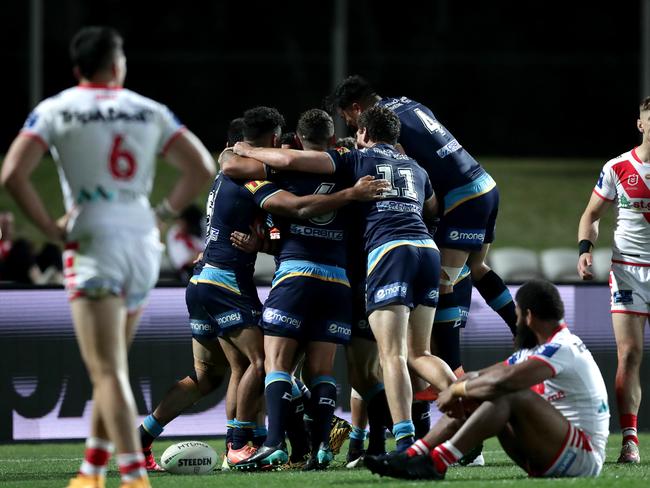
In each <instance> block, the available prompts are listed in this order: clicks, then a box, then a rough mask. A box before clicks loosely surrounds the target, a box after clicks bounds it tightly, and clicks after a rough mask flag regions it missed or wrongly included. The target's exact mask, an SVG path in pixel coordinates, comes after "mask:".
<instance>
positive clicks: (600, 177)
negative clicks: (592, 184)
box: [596, 171, 605, 188]
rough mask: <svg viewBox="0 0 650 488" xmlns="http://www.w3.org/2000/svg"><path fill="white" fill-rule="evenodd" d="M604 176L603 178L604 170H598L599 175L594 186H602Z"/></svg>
mask: <svg viewBox="0 0 650 488" xmlns="http://www.w3.org/2000/svg"><path fill="white" fill-rule="evenodd" d="M604 178H605V172H604V171H601V172H600V176H599V177H598V183H596V186H597V187H598V188H602V187H603V179H604Z"/></svg>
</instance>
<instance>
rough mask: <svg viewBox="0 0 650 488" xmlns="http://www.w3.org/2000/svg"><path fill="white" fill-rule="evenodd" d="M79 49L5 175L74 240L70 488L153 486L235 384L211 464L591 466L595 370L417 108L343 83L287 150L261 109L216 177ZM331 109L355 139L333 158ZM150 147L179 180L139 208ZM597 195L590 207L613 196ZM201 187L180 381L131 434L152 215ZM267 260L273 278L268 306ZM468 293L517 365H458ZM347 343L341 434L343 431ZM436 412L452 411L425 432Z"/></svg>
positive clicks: (478, 183) (186, 140) (116, 61)
mask: <svg viewBox="0 0 650 488" xmlns="http://www.w3.org/2000/svg"><path fill="white" fill-rule="evenodd" d="M71 53H72V58H73V63H74V64H75V72H76V74H77V76H78V78H79V80H80V84H79V86H77V87H74V88H70V89H68V90H66V91H64V92H62V93H61V94H59V95H57V96H55V97H52V98H50V99H47V100H45V101H44V102H42V103H41V104H40V105H39V106H38V107H36V109H35V110H34V112H33V113H32V114H30V116H29V118H28V120H27V122H26V124H25V127H24V129H23V131H21V133H20V135H19V136H18V138H17V139H16V141H15V142H14V144H13V145H12V148H11V149H10V151H9V153H8V155H7V158H6V160H5V164H4V167H3V170H2V181H3V183H4V184H5V185H6V186H7V188H8V189H9V191H11V193H12V194H13V195H14V197H15V198H16V199H17V201H18V202H19V204H21V206H22V207H23V208H24V209H25V211H26V213H27V215H28V216H29V217H30V218H31V219H32V220H33V221H34V222H35V223H36V224H37V225H38V226H39V227H40V228H41V230H43V232H44V233H46V235H48V236H50V237H53V238H58V239H61V240H63V241H64V242H65V243H66V254H65V266H66V271H65V277H66V288H67V290H68V291H69V294H70V300H71V306H72V310H73V320H74V322H75V329H76V332H77V335H78V340H79V344H80V348H81V352H82V356H83V359H84V361H85V363H86V366H87V368H88V371H89V374H90V377H91V380H92V383H93V388H94V390H93V391H94V398H95V400H96V401H95V402H94V409H95V412H94V415H93V423H92V425H91V434H90V436H89V438H88V440H87V444H86V445H87V449H86V454H85V459H84V461H83V464H82V467H81V470H80V473H79V474H78V476H77V477H76V478H74V479H73V480H71V482H70V484H69V485H68V486H69V487H70V488H84V487H89V488H91V487H92V488H95V487H103V486H104V479H105V473H106V465H107V463H108V459H109V457H110V455H111V452H112V450H113V449H114V448H117V459H118V464H119V466H120V473H121V476H122V486H124V487H136V488H137V487H147V486H150V484H149V481H148V478H147V470H149V471H157V470H161V469H162V468H160V466H159V465H158V464H157V462H156V460H155V458H154V454H153V450H152V446H153V445H154V441H155V439H156V438H157V437H158V436H159V435H160V434H161V433H162V432H163V430H164V427H165V426H166V425H167V424H168V423H169V422H171V421H172V420H173V419H175V418H176V417H178V416H179V415H181V414H182V413H183V411H185V410H186V409H188V408H189V407H191V406H192V405H193V404H194V403H196V401H198V400H199V399H200V398H202V397H203V396H205V395H207V394H209V393H210V392H212V391H213V390H214V389H215V388H217V387H218V386H219V385H220V383H221V381H222V379H223V377H224V374H225V369H226V368H227V367H229V368H230V370H231V374H230V380H229V384H228V390H227V396H226V415H227V425H228V432H227V437H226V455H225V458H224V464H223V467H224V468H228V469H236V470H243V471H251V470H268V469H273V468H277V467H290V468H293V469H303V470H323V469H327V468H328V467H329V466H330V464H331V463H332V461H333V459H334V456H335V454H336V453H337V452H338V449H339V448H340V446H341V443H342V441H343V440H345V439H346V438H347V437H348V435H349V439H350V442H349V447H348V452H347V463H348V466H349V467H354V466H356V465H360V464H365V466H366V467H367V468H368V469H370V470H371V471H372V472H374V473H378V474H380V475H382V476H392V477H396V478H403V479H443V478H444V477H445V473H446V471H447V468H448V466H450V465H453V464H456V463H460V464H468V463H475V464H482V463H484V460H483V456H482V454H481V449H482V443H483V441H484V440H485V439H488V438H490V437H494V436H496V437H498V438H499V441H500V442H501V445H502V446H503V448H504V450H505V451H506V453H507V454H508V455H509V456H510V457H511V458H512V459H513V461H514V462H515V463H516V464H518V465H519V466H520V467H521V468H522V469H524V470H525V471H526V472H527V473H529V474H530V475H531V476H549V477H561V476H567V477H574V476H597V475H598V474H599V473H600V471H601V469H602V467H603V463H604V459H605V446H606V442H607V437H608V435H609V417H610V414H609V404H608V398H607V391H606V388H605V384H604V381H603V378H602V375H601V373H600V370H599V368H598V366H597V364H596V363H595V361H594V359H593V357H592V355H591V353H590V352H589V351H588V349H587V348H586V347H585V345H584V344H583V343H582V341H581V340H580V339H579V338H578V337H577V336H575V335H573V334H572V333H571V332H570V331H569V329H568V328H567V326H566V324H565V323H564V320H563V318H564V307H563V304H562V302H561V300H560V297H559V294H558V291H557V289H556V288H555V287H554V286H553V285H552V284H550V283H548V282H545V281H541V280H535V281H531V282H528V283H526V284H524V285H523V286H522V287H521V288H520V289H519V290H518V292H517V295H516V297H515V299H513V297H512V296H511V295H510V292H509V291H508V288H507V287H506V285H505V284H504V282H503V280H502V279H501V278H500V277H499V276H498V275H497V274H496V273H495V272H494V271H493V270H491V269H490V268H489V267H488V266H487V264H486V256H487V254H488V250H489V247H490V244H491V243H492V242H493V241H494V238H495V224H496V219H497V214H498V206H499V193H498V189H497V186H496V183H495V181H494V180H493V179H492V177H491V176H490V175H489V174H488V173H487V172H486V171H485V169H484V168H483V167H482V166H481V165H480V164H479V163H478V162H477V161H476V160H475V159H474V158H473V157H472V156H471V155H470V154H469V153H468V152H467V151H466V150H465V149H464V147H463V146H462V145H461V144H460V143H459V142H458V141H457V140H456V139H455V138H454V136H453V135H452V134H451V133H450V132H449V130H448V129H447V128H446V127H444V126H443V125H442V124H441V123H440V122H438V120H437V119H436V117H435V116H434V114H433V113H432V112H431V110H430V109H429V108H427V107H426V106H424V105H422V104H421V103H418V102H416V101H413V100H411V99H409V98H407V97H400V98H383V97H381V96H380V95H378V94H377V93H376V92H375V90H374V89H373V88H372V86H371V85H370V84H369V83H368V82H367V81H366V80H364V79H363V78H361V77H359V76H351V77H349V78H347V79H345V80H343V81H342V82H341V83H340V84H339V86H338V87H337V88H336V90H335V91H334V93H333V94H331V96H330V97H329V101H330V103H331V107H329V108H330V109H331V110H329V112H328V111H325V110H321V109H319V108H313V109H309V110H307V111H305V112H304V113H303V114H302V115H301V117H300V119H299V121H298V124H297V127H296V129H295V136H290V137H287V135H286V134H285V135H284V136H283V134H282V130H283V127H284V125H285V123H284V117H283V116H282V115H281V114H280V113H279V112H278V110H276V109H274V108H269V107H255V108H251V109H248V110H246V111H245V112H244V113H243V116H242V117H240V118H237V119H235V120H233V121H232V122H231V124H230V130H229V132H228V147H227V148H226V149H225V150H224V151H223V152H222V153H221V154H220V156H219V166H220V172H219V173H218V174H217V175H216V178H214V175H215V171H214V168H215V165H214V161H213V160H212V158H211V156H210V155H209V153H208V152H207V150H206V149H205V147H204V146H203V144H202V143H201V142H200V141H199V140H198V139H197V138H196V137H195V136H194V135H192V134H191V132H189V131H188V130H187V129H186V128H185V127H184V126H183V125H182V124H181V123H180V122H179V121H178V120H177V119H176V118H175V117H174V116H173V115H172V113H171V112H170V111H169V110H168V109H167V108H166V107H164V106H162V105H160V104H158V103H157V102H154V101H152V100H149V99H146V98H145V97H142V96H140V95H137V94H135V93H134V92H131V91H129V90H125V89H123V88H122V84H123V81H124V75H125V64H124V54H123V52H122V40H121V38H120V37H119V35H118V34H117V33H116V32H115V31H113V30H112V29H108V28H86V29H84V30H82V31H81V32H80V33H79V34H78V35H77V36H76V37H75V39H74V40H73V43H72V48H71ZM648 108H650V107H648ZM332 115H334V116H341V117H343V119H344V120H345V122H346V123H347V125H348V126H349V128H350V129H351V130H353V131H354V133H355V134H356V136H355V138H354V139H352V140H349V138H348V140H346V141H341V142H338V143H337V141H336V135H335V132H334V121H333V118H332ZM644 137H645V136H644ZM644 143H645V139H644ZM48 149H49V150H51V152H52V155H53V157H54V159H55V160H56V162H57V164H58V165H59V167H60V170H61V171H60V175H61V181H62V186H63V188H64V195H65V198H66V210H67V214H66V218H65V219H63V221H58V222H57V221H54V220H53V219H52V218H51V217H50V216H49V215H48V213H47V210H46V208H45V206H44V204H43V202H41V201H40V199H39V198H38V196H37V194H36V193H35V191H34V189H33V187H32V186H31V183H30V182H29V174H30V173H31V171H32V170H33V169H34V168H35V166H36V164H37V163H38V161H39V160H40V159H41V157H42V156H43V154H44V153H45V151H46V150H48ZM158 153H160V154H162V155H163V157H164V158H165V159H166V160H167V161H169V162H170V163H172V164H174V165H176V166H178V167H179V168H181V172H182V176H181V178H180V179H179V181H178V182H177V184H176V186H175V187H174V188H173V189H172V191H171V192H170V194H169V195H168V197H167V198H166V199H164V200H163V202H162V203H161V204H160V205H158V206H157V207H156V208H155V210H154V211H152V209H151V207H150V205H149V193H150V190H151V186H152V180H153V172H154V162H155V156H156V154H158ZM644 154H645V153H644ZM213 178H214V179H213ZM602 180H603V177H602V176H601V181H600V182H599V184H598V188H601V189H602V190H599V191H601V192H602V194H601V193H598V195H599V196H600V197H601V198H605V199H610V200H611V199H613V198H615V197H616V188H614V186H613V185H611V184H609V183H608V182H607V181H605V183H603V182H602ZM208 181H213V182H212V187H211V189H210V193H209V196H208V200H207V203H206V209H207V219H206V241H205V249H204V251H203V253H202V254H201V255H200V257H199V258H198V259H197V262H196V267H195V269H194V273H193V276H192V278H191V280H190V283H189V284H188V286H187V289H186V303H187V308H188V312H189V325H190V329H191V334H192V348H193V354H194V367H193V370H192V372H191V373H190V374H189V375H188V376H187V377H185V378H183V379H182V380H180V381H178V382H177V383H176V384H174V385H172V387H171V389H170V390H169V391H168V393H167V394H166V395H165V397H164V398H163V400H162V401H161V402H160V404H159V405H157V406H156V408H155V409H154V411H153V412H152V413H151V414H150V415H149V416H147V417H146V419H145V420H144V422H143V423H142V425H141V426H140V427H139V429H138V430H137V431H136V430H135V428H134V425H135V410H134V406H133V397H132V393H131V391H130V388H129V386H128V374H127V373H126V372H127V363H126V352H127V348H128V345H129V343H130V340H131V338H132V337H133V333H134V331H135V327H136V326H137V321H138V319H139V314H140V311H141V308H142V306H143V303H144V301H145V299H146V296H147V294H148V292H149V290H150V289H151V288H152V287H153V286H154V285H155V281H156V277H157V274H158V268H159V262H160V246H159V239H158V230H157V224H156V217H157V219H158V220H159V221H165V220H168V219H169V218H171V217H173V216H174V215H176V214H177V212H178V211H179V210H181V209H182V208H183V207H184V206H186V205H187V204H188V203H189V202H190V201H192V200H193V199H194V198H195V197H196V196H197V195H198V193H199V191H200V190H201V188H202V186H203V185H204V183H206V182H208ZM606 184H607V185H609V186H607V185H606ZM581 225H582V224H581ZM596 235H597V234H596ZM584 239H585V240H589V241H590V243H591V242H593V241H594V240H595V236H594V235H591V234H587V235H586V237H584ZM582 248H583V244H582V243H581V251H583V249H582ZM587 251H588V252H590V251H591V248H589V249H587V250H586V251H585V252H587ZM259 252H265V253H268V254H272V255H273V256H275V261H276V271H275V274H274V277H273V282H272V286H271V290H270V294H269V296H268V298H267V299H266V300H265V302H264V303H263V304H262V303H261V302H260V299H259V297H258V294H257V288H256V286H255V283H254V280H253V274H254V267H255V261H256V255H257V253H259ZM581 259H583V258H582V257H581ZM589 264H590V262H589V263H585V269H586V267H587V266H588V265H589ZM628 265H629V263H628ZM617 276H619V275H617ZM620 276H623V275H620ZM621 279H622V278H621ZM642 286H645V287H646V288H647V280H646V284H645V285H642ZM472 288H476V290H477V291H478V292H479V293H480V295H481V296H482V297H483V298H484V299H485V301H486V303H487V304H488V305H489V306H490V307H491V308H492V309H493V310H494V311H495V312H496V313H498V314H499V315H500V316H501V317H502V319H503V321H504V326H507V327H509V329H510V330H511V331H512V334H513V337H514V342H515V346H516V347H515V349H516V350H515V352H514V354H513V355H512V356H510V357H509V358H507V359H506V360H505V361H504V362H503V363H498V364H495V365H491V366H490V365H485V366H486V368H485V369H483V370H480V371H475V372H465V371H464V370H463V367H462V364H461V359H460V331H461V329H462V328H463V327H464V325H465V323H466V321H467V316H468V313H469V307H470V301H471V293H472ZM619 295H620V293H619ZM619 295H617V296H619ZM623 298H624V297H623ZM614 302H616V303H619V304H620V303H623V302H622V301H621V300H619V301H618V302H617V301H616V300H614ZM641 313H642V314H645V315H646V316H647V313H648V310H647V306H646V308H645V309H644V310H643V311H641ZM339 345H343V346H345V351H346V359H347V372H348V380H349V382H350V384H351V385H352V388H353V391H352V398H351V406H352V425H350V424H348V423H347V422H345V421H343V420H341V419H338V418H337V417H335V416H334V411H335V409H336V405H337V378H335V377H334V360H335V356H336V352H337V346H339ZM431 402H436V404H437V407H438V409H439V410H440V411H441V413H442V414H443V415H442V417H441V418H440V419H439V420H438V421H437V422H436V423H435V425H433V426H431V422H430V417H429V411H430V407H431ZM636 409H637V410H638V403H637V405H636ZM634 419H635V422H636V416H635V417H634ZM387 432H391V433H392V435H393V436H394V439H395V443H396V444H395V446H396V447H395V450H394V451H392V452H387V445H386V433H387ZM138 437H139V438H138ZM366 440H367V444H366ZM632 440H635V442H636V443H637V444H638V439H636V423H635V424H634V439H632ZM628 441H630V442H631V440H630V438H628V439H627V441H626V442H628ZM629 449H632V450H633V448H632V447H630V446H628V450H629ZM636 453H637V461H638V449H637V451H636ZM622 456H623V454H622ZM626 460H629V459H626ZM632 461H633V460H632Z"/></svg>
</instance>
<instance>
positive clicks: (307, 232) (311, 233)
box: [289, 224, 343, 241]
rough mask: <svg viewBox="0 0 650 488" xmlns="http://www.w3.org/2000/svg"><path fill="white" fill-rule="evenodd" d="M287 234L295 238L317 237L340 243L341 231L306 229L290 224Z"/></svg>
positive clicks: (302, 226)
mask: <svg viewBox="0 0 650 488" xmlns="http://www.w3.org/2000/svg"><path fill="white" fill-rule="evenodd" d="M289 232H291V233H292V234H295V235H297V236H306V237H317V238H319V239H327V240H330V241H342V240H343V231H342V230H337V229H318V228H316V227H307V226H304V225H297V224H291V225H290V226H289Z"/></svg>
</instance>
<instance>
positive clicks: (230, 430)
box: [226, 419, 235, 451]
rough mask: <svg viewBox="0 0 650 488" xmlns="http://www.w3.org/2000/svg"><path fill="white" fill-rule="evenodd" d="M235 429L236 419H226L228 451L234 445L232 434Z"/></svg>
mask: <svg viewBox="0 0 650 488" xmlns="http://www.w3.org/2000/svg"><path fill="white" fill-rule="evenodd" d="M234 429H235V419H226V451H227V450H228V449H229V446H230V445H232V436H233V432H234Z"/></svg>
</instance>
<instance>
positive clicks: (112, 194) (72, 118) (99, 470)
mask: <svg viewBox="0 0 650 488" xmlns="http://www.w3.org/2000/svg"><path fill="white" fill-rule="evenodd" d="M70 52H71V57H72V62H73V64H74V72H75V75H76V77H77V78H78V79H79V85H78V86H76V87H73V88H70V89H67V90H64V91H63V92H61V93H59V94H58V95H56V96H54V97H51V98H48V99H46V100H44V101H43V102H41V103H40V104H39V105H38V106H37V107H36V108H35V109H34V111H33V112H32V113H31V114H30V115H29V117H28V118H27V121H26V123H25V126H24V127H23V130H22V131H21V133H20V134H19V135H18V137H17V138H16V139H15V140H14V142H13V144H12V145H11V147H10V149H9V152H8V153H7V156H6V158H5V161H4V165H3V168H2V173H1V180H2V183H3V184H4V185H5V186H6V187H7V189H8V190H9V192H10V193H11V194H12V196H13V197H14V198H15V199H16V201H17V202H18V204H19V205H20V206H21V208H22V209H23V211H24V212H25V214H26V215H27V217H28V218H29V219H30V220H32V221H33V222H34V223H35V224H36V226H37V227H38V228H39V229H40V230H41V231H42V232H43V233H44V234H45V235H46V236H47V237H48V238H49V239H53V240H55V239H56V240H65V242H66V251H65V253H64V264H65V284H66V289H67V290H68V293H69V296H70V302H71V308H72V318H73V322H74V326H75V332H76V335H77V340H78V343H79V348H80V350H81V355H82V358H83V360H84V362H85V364H86V367H87V369H88V373H89V376H90V379H91V382H92V385H93V420H92V424H91V429H90V437H89V438H88V440H87V442H86V445H87V449H86V456H85V460H84V462H83V464H82V466H81V471H80V474H79V475H78V476H77V477H76V478H74V479H73V480H71V482H70V485H69V486H70V487H72V488H86V487H88V488H95V487H103V486H104V478H105V472H106V465H107V463H108V458H109V456H110V451H111V449H112V443H114V444H115V446H116V448H117V462H118V465H119V468H120V472H121V475H122V486H123V487H147V486H149V482H148V480H147V474H146V471H145V469H144V459H143V455H142V452H141V450H140V442H139V440H138V437H137V434H136V431H135V429H134V428H133V426H134V425H135V414H136V412H135V402H134V400H133V393H132V391H131V387H130V385H129V374H128V363H127V350H128V346H129V344H130V342H131V340H132V338H133V335H134V333H135V330H136V326H137V324H138V321H139V318H140V315H141V311H142V306H143V305H144V302H145V300H146V297H147V295H148V293H149V291H150V290H151V288H152V287H153V286H154V285H155V283H156V280H157V278H158V269H159V263H160V252H161V245H160V240H159V233H158V229H157V227H156V215H155V214H154V212H153V211H152V209H151V207H150V205H149V193H150V191H151V187H152V184H153V177H154V172H155V162H156V155H157V154H158V153H162V155H163V156H164V158H165V159H166V160H167V161H168V162H170V163H171V164H173V165H174V166H176V167H178V168H179V169H180V171H181V176H180V178H179V180H178V181H177V183H176V185H175V186H174V187H173V189H172V190H171V192H170V194H169V195H168V196H167V198H166V199H164V200H163V203H162V204H161V205H159V207H157V212H156V214H157V215H158V216H159V217H161V218H163V219H164V218H169V217H172V216H174V215H175V214H176V213H177V212H178V211H180V210H181V209H183V208H184V207H185V206H186V205H187V204H189V203H190V202H191V201H192V200H193V199H194V198H195V197H196V195H197V194H198V192H199V190H200V189H201V188H202V187H203V186H204V184H205V183H206V182H207V181H208V180H209V178H211V176H212V175H213V174H214V171H215V168H214V161H213V160H212V158H211V157H210V154H209V153H208V151H207V150H206V149H205V147H204V146H203V145H202V144H201V142H200V141H199V140H198V139H197V138H196V137H195V136H194V135H193V134H192V133H191V132H189V131H187V130H186V129H185V128H184V127H183V126H182V125H181V124H180V122H178V120H177V119H176V118H175V117H174V116H173V114H172V113H171V112H170V111H169V110H168V109H167V108H166V107H165V106H163V105H161V104H159V103H157V102H155V101H153V100H150V99H148V98H145V97H143V96H141V95H138V94H137V93H134V92H132V91H130V90H126V89H123V87H122V85H123V82H124V78H125V75H126V58H125V56H124V53H123V50H122V38H121V37H120V36H119V34H117V32H115V31H114V30H113V29H110V28H107V27H88V28H84V29H82V30H81V31H80V32H79V33H78V34H77V35H76V36H75V37H74V39H73V40H72V43H71V47H70ZM48 149H49V150H50V151H51V153H52V156H53V157H54V159H55V162H56V163H57V166H58V169H59V176H60V178H61V186H62V188H63V194H64V197H65V205H66V210H67V212H68V214H69V216H70V218H69V220H68V223H67V227H66V228H65V229H61V228H60V227H59V226H57V224H56V221H55V220H54V219H53V218H52V217H51V216H50V215H49V213H48V212H47V208H46V206H45V204H44V202H43V201H42V199H41V197H40V196H39V194H38V192H37V191H36V189H35V188H34V186H33V184H32V183H31V181H30V175H31V174H32V172H33V171H34V169H35V168H36V166H37V165H38V163H39V161H40V160H41V158H42V157H43V155H44V154H45V152H46V151H47V150H48Z"/></svg>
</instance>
